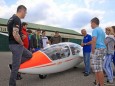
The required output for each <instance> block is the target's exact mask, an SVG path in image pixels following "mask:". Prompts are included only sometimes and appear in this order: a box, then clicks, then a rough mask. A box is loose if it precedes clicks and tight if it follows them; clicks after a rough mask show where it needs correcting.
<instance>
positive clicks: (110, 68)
mask: <svg viewBox="0 0 115 86" xmlns="http://www.w3.org/2000/svg"><path fill="white" fill-rule="evenodd" d="M108 58H109V59H108V62H109V64H108V73H109V75H108V80H109V82H110V83H113V68H112V59H113V56H112V55H109V57H108Z"/></svg>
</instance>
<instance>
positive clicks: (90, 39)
mask: <svg viewBox="0 0 115 86" xmlns="http://www.w3.org/2000/svg"><path fill="white" fill-rule="evenodd" d="M88 40H89V42H87V43H86V45H91V44H92V37H91V36H89V38H88Z"/></svg>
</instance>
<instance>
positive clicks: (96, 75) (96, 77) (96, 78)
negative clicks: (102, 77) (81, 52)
mask: <svg viewBox="0 0 115 86" xmlns="http://www.w3.org/2000/svg"><path fill="white" fill-rule="evenodd" d="M95 80H96V85H98V84H99V79H98V73H97V72H95Z"/></svg>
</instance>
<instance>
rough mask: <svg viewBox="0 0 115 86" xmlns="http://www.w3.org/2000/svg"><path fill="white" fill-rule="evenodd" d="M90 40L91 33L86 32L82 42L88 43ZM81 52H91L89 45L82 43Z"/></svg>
mask: <svg viewBox="0 0 115 86" xmlns="http://www.w3.org/2000/svg"><path fill="white" fill-rule="evenodd" d="M91 40H92V37H91V35H89V34H87V35H86V36H85V37H84V38H83V43H88V42H90V41H91ZM83 52H89V53H90V52H91V45H84V46H83Z"/></svg>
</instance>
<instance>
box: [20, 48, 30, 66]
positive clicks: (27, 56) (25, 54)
mask: <svg viewBox="0 0 115 86" xmlns="http://www.w3.org/2000/svg"><path fill="white" fill-rule="evenodd" d="M31 58H32V53H31V52H30V51H29V50H27V49H26V48H24V50H23V54H22V58H21V64H22V63H24V62H25V61H27V60H29V59H31Z"/></svg>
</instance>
